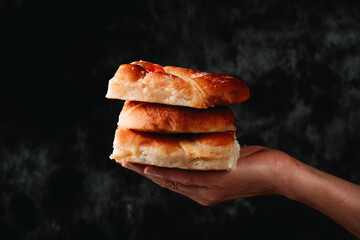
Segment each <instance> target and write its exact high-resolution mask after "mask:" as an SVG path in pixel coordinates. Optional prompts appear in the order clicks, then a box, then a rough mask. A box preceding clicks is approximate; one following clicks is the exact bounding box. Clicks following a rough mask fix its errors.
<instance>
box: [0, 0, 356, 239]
mask: <svg viewBox="0 0 360 240" xmlns="http://www.w3.org/2000/svg"><path fill="white" fill-rule="evenodd" d="M290 2H291V3H290ZM0 17H1V21H0V22H1V23H0V24H1V42H2V44H1V49H2V50H1V57H2V60H3V61H2V64H1V65H2V67H1V69H2V70H1V87H0V94H1V95H0V106H1V117H0V147H1V149H0V159H1V160H0V161H1V162H0V234H1V235H0V238H1V239H25V238H26V239H81V238H87V239H140V238H155V237H157V238H160V239H177V238H179V239H184V238H185V239H186V238H199V239H200V238H201V239H220V238H221V239H223V238H230V237H231V238H235V239H258V238H259V239H269V238H270V239H322V238H325V239H352V238H354V237H352V235H350V234H349V233H347V232H346V231H345V230H344V229H343V228H341V227H340V226H338V225H337V224H336V223H334V222H333V221H332V220H330V219H328V218H327V217H325V216H323V215H322V214H320V213H318V212H317V211H315V210H313V209H310V208H308V207H306V206H304V205H302V204H300V203H297V202H294V201H291V200H288V199H286V198H283V197H280V196H259V197H253V198H245V199H239V200H234V201H230V202H227V203H223V204H220V205H217V206H214V207H203V206H200V205H198V204H196V203H194V202H192V201H191V200H189V199H187V198H185V197H183V196H180V195H177V194H175V193H172V192H170V191H167V190H165V189H162V188H160V187H158V186H156V185H154V184H153V183H151V182H150V181H148V180H146V179H144V178H143V177H141V176H139V175H136V174H134V173H132V172H130V171H128V170H126V169H123V168H122V167H121V166H118V165H117V164H116V163H114V162H112V161H110V160H109V159H108V156H109V154H110V152H111V150H112V141H113V134H114V131H115V128H116V121H117V117H118V114H119V112H120V110H121V107H122V104H123V102H122V101H120V100H107V99H105V98H104V95H105V93H106V89H107V83H108V80H109V79H110V78H111V77H112V76H113V74H114V73H115V71H116V69H117V67H118V66H119V65H120V64H122V63H128V62H131V61H134V60H139V59H142V60H148V61H152V62H155V63H159V64H161V65H175V66H182V67H188V68H194V69H199V70H203V71H208V72H217V73H229V74H234V75H238V76H240V77H242V78H243V79H244V80H245V81H246V82H247V84H248V85H249V87H250V89H251V98H250V99H249V100H248V101H247V102H245V103H242V104H239V105H235V106H232V109H233V110H234V112H235V114H236V119H237V121H236V126H237V127H238V133H237V134H238V138H239V141H240V143H241V144H242V145H243V144H247V145H250V144H259V145H264V146H268V147H273V148H276V149H280V150H283V151H285V152H287V153H289V154H290V155H292V156H294V157H295V158H298V159H299V160H301V161H303V162H305V163H307V164H310V165H312V166H315V167H317V168H319V169H321V170H324V171H327V172H329V173H332V174H335V175H337V176H339V177H342V178H345V179H347V180H349V181H352V182H355V183H360V150H359V149H360V147H359V146H360V124H359V122H360V68H359V66H360V44H359V43H360V24H359V23H360V8H359V4H358V1H353V2H346V1H299V2H294V1H250V0H249V1H223V2H220V1H217V2H212V1H126V2H123V1H115V2H110V1H85V0H83V1H71V0H56V1H50V0H27V1H25V0H17V1H14V0H2V1H0Z"/></svg>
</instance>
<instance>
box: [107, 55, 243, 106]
mask: <svg viewBox="0 0 360 240" xmlns="http://www.w3.org/2000/svg"><path fill="white" fill-rule="evenodd" d="M155 66H156V68H159V70H161V71H156V72H151V71H148V70H149V69H151V68H152V67H155ZM106 97H108V98H117V99H123V100H135V101H141V102H153V103H162V104H168V105H178V106H188V107H194V108H208V107H210V106H214V105H229V104H234V103H240V102H243V101H245V100H247V99H248V98H249V88H248V87H247V85H246V84H245V83H244V82H243V81H242V80H240V79H238V78H236V77H234V76H230V75H226V74H209V73H206V72H200V71H196V70H191V69H184V68H179V67H173V66H167V67H164V68H161V67H160V66H159V65H157V64H153V63H150V62H145V61H138V62H133V63H131V64H123V65H121V66H120V67H119V69H118V71H117V72H116V74H115V76H114V77H113V78H112V79H111V80H110V82H109V88H108V93H107V95H106Z"/></svg>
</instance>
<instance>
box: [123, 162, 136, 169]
mask: <svg viewBox="0 0 360 240" xmlns="http://www.w3.org/2000/svg"><path fill="white" fill-rule="evenodd" d="M121 166H123V167H124V168H127V169H130V170H133V171H139V169H138V168H137V167H136V166H135V165H133V164H131V163H128V162H122V163H121Z"/></svg>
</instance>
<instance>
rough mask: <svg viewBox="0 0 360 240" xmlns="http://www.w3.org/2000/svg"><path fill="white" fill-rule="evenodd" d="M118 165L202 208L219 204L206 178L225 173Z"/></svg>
mask: <svg viewBox="0 0 360 240" xmlns="http://www.w3.org/2000/svg"><path fill="white" fill-rule="evenodd" d="M120 163H121V165H122V166H123V167H125V168H128V169H130V170H133V171H135V172H136V173H138V174H140V175H143V176H144V177H146V178H148V179H150V180H151V181H153V182H154V183H156V184H158V185H160V186H161V187H163V188H167V189H169V190H171V191H174V192H176V193H179V194H182V195H184V196H186V197H188V198H190V199H192V200H194V201H195V202H198V203H199V204H201V205H204V206H212V205H215V204H217V203H219V202H220V201H219V199H220V198H219V197H218V196H217V195H216V194H214V193H213V192H212V191H211V190H210V189H211V188H209V187H208V185H209V184H210V182H206V181H208V180H207V179H206V178H207V177H208V176H215V178H217V177H220V176H219V174H220V175H221V174H227V171H223V172H221V171H212V172H199V171H186V170H181V169H169V168H161V167H155V166H147V165H142V164H135V163H129V162H120ZM209 174H210V175H209ZM212 180H213V179H212ZM206 183H207V184H206ZM201 184H204V185H201Z"/></svg>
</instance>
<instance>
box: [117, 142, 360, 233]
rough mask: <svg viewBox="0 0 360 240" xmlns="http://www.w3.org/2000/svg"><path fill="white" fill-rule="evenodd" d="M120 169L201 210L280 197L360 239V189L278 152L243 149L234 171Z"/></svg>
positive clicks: (134, 165)
mask: <svg viewBox="0 0 360 240" xmlns="http://www.w3.org/2000/svg"><path fill="white" fill-rule="evenodd" d="M121 164H122V166H123V167H125V168H128V169H131V170H133V171H135V172H137V173H139V174H141V175H143V176H145V177H147V178H149V179H151V180H152V181H153V182H155V183H157V184H158V185H160V186H162V187H165V188H168V189H170V190H172V191H174V192H177V193H180V194H182V195H185V196H187V197H189V198H190V199H192V200H194V201H196V202H198V203H199V204H201V205H204V206H211V205H215V204H218V203H221V202H224V201H228V200H231V199H236V198H242V197H251V196H257V195H264V194H278V195H282V196H285V197H287V198H290V199H293V200H296V201H299V202H302V203H304V204H306V205H308V206H310V207H312V208H314V209H317V210H318V211H320V212H322V213H323V214H325V215H327V216H328V217H330V218H332V219H333V220H334V221H336V222H337V223H338V224H340V225H342V226H343V227H344V228H345V229H347V230H348V231H349V232H351V233H352V234H354V235H355V236H356V237H358V238H360V186H359V185H356V184H354V183H351V182H348V181H345V180H343V179H340V178H338V177H335V176H333V175H330V174H327V173H325V172H322V171H320V170H317V169H315V168H313V167H311V166H308V165H306V164H303V163H302V162H300V161H298V160H296V159H294V158H292V157H291V156H289V155H288V154H286V153H284V152H281V151H278V150H274V149H269V148H265V147H262V146H244V147H242V148H241V156H240V159H239V160H238V162H237V168H236V170H234V171H189V170H181V169H171V168H161V167H155V166H147V165H140V164H133V163H128V162H122V163H121Z"/></svg>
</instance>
